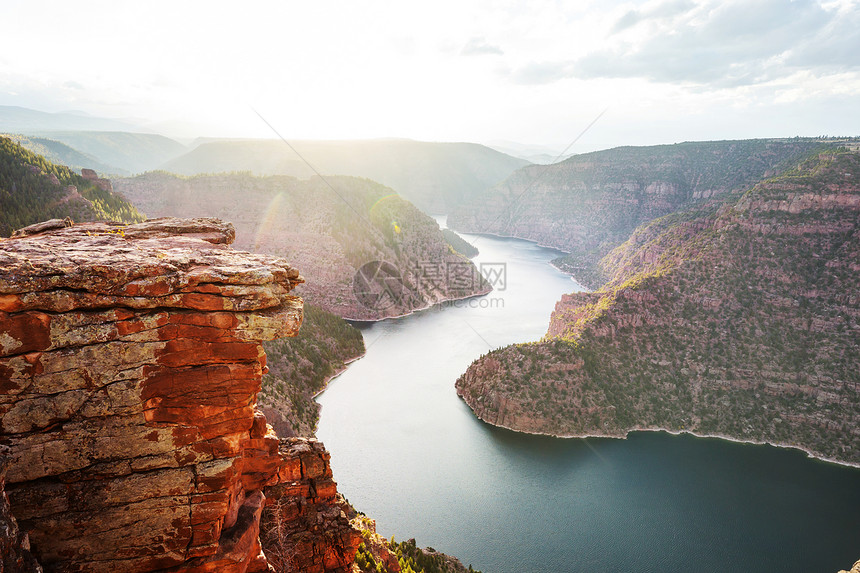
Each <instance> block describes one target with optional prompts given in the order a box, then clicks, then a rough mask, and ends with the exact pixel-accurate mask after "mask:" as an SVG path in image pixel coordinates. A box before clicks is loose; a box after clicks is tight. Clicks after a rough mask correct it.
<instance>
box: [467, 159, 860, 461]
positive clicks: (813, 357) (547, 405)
mask: <svg viewBox="0 0 860 573" xmlns="http://www.w3.org/2000/svg"><path fill="white" fill-rule="evenodd" d="M858 261H860V154H858V153H856V152H848V151H843V152H833V151H830V152H825V153H821V154H820V155H819V154H814V155H812V156H811V157H810V158H809V159H808V160H806V161H804V162H802V164H801V165H800V166H797V165H796V166H795V168H794V169H792V170H790V171H787V172H786V173H784V174H783V175H782V176H779V177H774V178H770V179H767V180H765V181H763V182H761V183H759V184H758V185H756V186H755V187H753V188H752V189H750V190H748V191H747V192H745V193H739V194H733V195H732V196H731V198H730V199H729V200H727V201H725V202H712V203H710V204H708V205H704V206H698V207H695V208H693V209H691V210H686V211H680V212H678V213H673V214H671V215H668V216H666V217H663V218H660V219H657V220H655V221H653V222H651V223H648V224H646V225H643V226H642V227H640V228H639V229H638V230H637V231H636V232H635V233H634V234H633V236H632V237H630V239H629V240H628V241H626V242H625V243H624V244H623V245H621V246H620V247H618V248H617V249H616V250H614V251H612V252H611V253H610V254H609V255H607V257H605V258H604V259H603V261H602V263H601V264H602V266H603V269H604V272H605V273H606V274H607V276H609V277H610V280H609V282H608V283H606V284H605V285H603V286H602V287H601V288H600V289H599V290H598V291H596V292H592V293H576V294H572V295H568V296H565V297H564V298H562V300H561V301H559V302H558V304H557V305H556V309H555V312H554V313H553V316H552V321H551V324H550V327H549V332H548V334H547V337H546V338H545V339H544V340H543V341H542V342H540V343H534V344H524V345H514V346H510V347H507V348H504V349H501V350H498V351H494V352H491V353H490V354H488V355H487V356H486V357H484V358H481V359H479V360H477V361H476V362H475V363H473V364H472V366H470V367H469V369H468V371H467V372H466V374H464V375H463V376H462V377H461V378H460V379H459V380H458V382H457V388H458V393H459V394H460V395H461V396H462V397H463V398H464V399H465V400H466V402H467V403H468V404H469V405H470V406H471V407H472V409H473V410H474V411H475V412H476V414H477V415H478V416H480V417H481V418H482V419H484V420H486V421H488V422H490V423H493V424H497V425H500V426H504V427H508V428H513V429H517V430H523V431H529V432H539V433H549V434H558V435H592V436H593V435H608V436H619V435H624V434H626V433H627V432H628V431H631V430H635V429H668V430H672V431H679V430H688V431H692V432H696V433H699V434H706V435H718V436H728V437H731V438H736V439H742V440H748V441H756V442H757V441H767V442H770V443H776V444H784V445H795V446H799V447H802V448H806V449H809V450H810V451H812V452H814V453H815V454H817V455H821V456H826V457H829V458H833V459H837V460H841V461H844V462H851V463H854V464H856V463H860V433H858V431H857V428H858V424H860V338H858V332H860V298H858V297H857V293H858V292H860V272H858V271H860V268H858Z"/></svg>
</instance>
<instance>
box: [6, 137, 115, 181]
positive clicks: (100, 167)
mask: <svg viewBox="0 0 860 573" xmlns="http://www.w3.org/2000/svg"><path fill="white" fill-rule="evenodd" d="M3 137H8V138H9V139H11V140H12V141H14V142H15V143H17V144H18V145H20V146H21V147H23V148H25V149H28V150H30V151H32V152H33V153H35V154H37V155H41V156H42V157H44V158H45V159H47V160H48V161H50V162H52V163H56V164H58V165H65V166H67V167H69V168H70V169H73V170H75V171H80V170H81V169H82V168H88V169H93V170H95V171H97V172H99V173H101V174H127V173H125V172H124V170H122V169H120V168H119V167H116V166H114V165H108V164H106V163H102V162H101V161H99V160H98V159H96V158H95V157H93V156H92V155H89V154H87V153H82V152H80V151H78V150H77V149H74V148H72V147H70V146H68V145H66V144H65V143H62V142H61V141H55V140H53V139H48V138H45V137H34V136H33V137H31V136H27V135H18V134H3Z"/></svg>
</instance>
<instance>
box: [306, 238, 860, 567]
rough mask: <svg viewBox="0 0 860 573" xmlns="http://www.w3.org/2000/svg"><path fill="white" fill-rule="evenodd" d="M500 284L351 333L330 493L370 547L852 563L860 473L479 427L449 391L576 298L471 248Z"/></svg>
mask: <svg viewBox="0 0 860 573" xmlns="http://www.w3.org/2000/svg"><path fill="white" fill-rule="evenodd" d="M464 237H465V238H467V239H468V240H469V241H470V242H473V243H474V244H475V245H476V246H477V247H478V249H480V251H481V254H480V255H478V256H477V257H476V258H475V259H474V261H475V263H476V264H478V265H480V264H481V263H483V264H484V265H485V268H488V269H489V268H492V269H493V272H494V273H495V275H494V276H495V282H496V283H497V284H496V286H497V289H496V290H495V291H494V292H492V293H490V294H488V295H486V296H484V297H481V298H477V299H470V300H468V301H460V302H457V303H449V304H445V305H440V306H437V307H434V308H431V309H427V310H424V311H421V312H419V313H416V314H413V315H411V316H407V317H403V318H399V319H393V320H386V321H383V322H378V323H373V324H367V325H363V326H362V332H363V335H364V339H365V344H366V346H367V355H366V356H365V357H364V358H362V359H361V360H359V361H357V362H355V363H354V364H352V365H351V366H350V367H349V369H348V370H347V371H346V372H344V373H343V374H342V375H341V376H340V377H338V378H336V379H335V380H333V381H332V382H331V384H330V386H329V388H328V389H327V390H326V391H325V392H324V393H323V394H322V395H320V396H319V398H318V401H319V402H320V403H321V404H322V414H321V420H320V425H319V430H318V432H317V436H318V437H319V439H320V440H322V441H323V442H324V443H325V445H326V447H327V448H328V449H329V451H330V452H331V455H332V460H331V464H332V468H333V470H334V476H335V479H336V480H337V482H338V489H339V491H340V492H341V493H343V494H344V495H345V496H346V497H347V499H349V501H350V502H351V503H352V504H353V505H354V506H355V507H356V508H357V509H358V510H360V511H363V512H365V513H366V514H367V515H368V516H370V517H371V518H373V519H376V520H377V528H378V531H379V533H380V534H382V535H384V536H386V537H390V536H392V535H395V536H396V538H397V539H398V540H405V539H408V538H410V537H414V538H415V539H416V541H417V543H418V545H419V546H422V547H426V546H432V547H434V548H435V549H437V550H439V551H444V552H446V553H449V554H451V555H454V556H456V557H458V558H459V559H460V560H461V561H463V563H464V564H465V565H469V564H471V565H472V566H474V567H475V568H476V569H481V570H482V571H484V573H526V572H535V573H537V572H544V573H545V572H558V573H564V572H574V571H582V572H596V571H613V572H623V571H636V572H640V573H641V572H655V573H666V572H678V573H681V572H684V573H687V572H689V571H701V572H741V571H743V572H775V571H779V572H781V573H785V572H791V571H798V572H801V571H802V572H812V571H815V572H824V573H836V572H837V571H839V570H840V569H848V568H850V566H851V565H852V564H853V563H854V561H856V560H857V559H860V470H858V469H855V468H847V467H841V466H838V465H835V464H830V463H825V462H821V461H817V460H813V459H809V458H808V457H807V456H806V455H805V454H804V453H802V452H799V451H795V450H788V449H780V448H775V447H771V446H755V445H747V444H737V443H732V442H727V441H723V440H718V439H702V438H694V437H691V436H683V435H682V436H673V435H669V434H666V433H659V432H657V433H650V432H649V433H635V434H632V435H631V436H630V438H629V439H627V440H615V439H559V438H550V437H544V436H529V435H525V434H518V433H515V432H511V431H507V430H502V429H497V428H494V427H492V426H489V425H487V424H484V423H483V422H481V421H479V420H478V419H477V418H475V417H474V415H473V414H472V412H471V410H469V408H468V406H466V405H465V404H464V403H463V402H462V401H461V400H460V399H459V398H458V397H457V395H456V393H455V390H454V382H455V380H456V379H457V377H458V376H459V375H460V374H462V373H463V372H464V371H465V370H466V368H467V367H468V365H469V364H470V363H471V362H472V361H473V360H474V359H476V358H478V357H479V356H481V355H482V354H484V353H486V352H488V351H489V350H491V349H494V348H497V347H499V346H503V345H507V344H511V343H516V342H525V341H530V340H538V339H540V337H541V336H543V335H544V333H545V332H546V329H547V326H548V323H549V316H550V313H551V311H552V309H553V307H554V305H555V302H556V300H558V299H559V297H560V296H561V294H563V293H566V292H572V291H574V290H579V289H580V288H581V287H579V286H578V285H577V284H576V283H575V282H573V281H572V280H571V279H570V277H568V276H567V275H564V274H562V273H561V272H559V271H557V270H556V269H555V268H553V267H552V266H551V265H550V264H548V262H549V261H550V260H552V259H553V258H555V257H556V256H558V254H559V253H558V252H557V251H554V250H552V249H545V248H542V247H539V246H537V245H535V244H533V243H529V242H526V241H521V240H517V239H504V238H494V237H486V236H481V237H477V236H470V235H464Z"/></svg>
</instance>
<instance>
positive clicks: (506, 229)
mask: <svg viewBox="0 0 860 573" xmlns="http://www.w3.org/2000/svg"><path fill="white" fill-rule="evenodd" d="M821 145H822V144H821V142H820V141H819V140H813V139H792V140H746V141H716V142H696V143H680V144H675V145H658V146H652V147H619V148H616V149H610V150H606V151H597V152H593V153H585V154H582V155H575V156H573V157H570V158H569V159H567V160H565V161H562V162H559V163H556V164H554V165H550V166H542V165H534V166H528V167H524V168H522V169H520V170H518V171H517V172H515V173H514V174H513V175H511V177H509V178H508V179H507V180H506V181H505V182H504V183H502V184H500V185H498V186H496V187H495V188H493V189H490V190H487V191H486V192H484V193H482V194H480V195H478V196H476V197H475V198H474V200H472V201H471V202H470V203H468V204H466V205H463V206H460V207H459V208H457V209H455V210H454V211H453V212H451V213H450V214H449V216H448V225H449V226H450V227H451V228H452V229H455V230H460V231H468V232H486V233H493V234H498V235H508V236H514V237H519V238H523V239H529V240H533V241H537V242H538V243H540V244H544V245H549V246H552V247H555V248H558V249H561V250H563V251H566V252H568V253H570V254H569V255H567V256H565V257H560V258H559V259H558V260H557V261H556V265H557V266H559V268H561V269H562V270H565V271H567V272H570V273H571V274H573V275H574V276H575V277H576V278H577V281H579V282H580V283H581V284H584V285H587V286H589V287H591V288H596V287H598V286H600V285H601V284H603V282H604V281H605V280H606V278H607V277H606V276H605V275H603V274H602V273H601V272H600V269H599V268H598V267H597V263H598V262H599V261H600V259H601V258H602V257H603V256H605V255H606V254H607V253H609V252H610V251H611V250H612V249H614V248H615V247H617V246H618V245H619V244H621V243H622V242H624V241H625V240H627V238H628V237H629V236H630V234H631V233H632V232H633V231H634V230H635V229H636V228H637V227H638V226H640V225H642V224H643V223H646V222H648V221H651V220H653V219H656V218H658V217H661V216H664V215H668V214H670V213H674V212H676V211H678V210H683V209H687V208H690V207H692V206H694V205H697V204H701V203H704V202H708V201H714V200H718V201H721V200H726V199H729V198H730V196H731V192H732V191H743V190H745V189H748V188H749V187H750V186H752V185H753V184H755V183H756V182H758V181H759V180H761V179H762V178H764V177H770V176H773V175H775V174H777V173H778V172H780V171H781V170H784V169H786V168H789V167H791V166H793V165H794V164H795V163H796V162H797V161H798V160H799V159H800V158H802V157H804V156H806V155H807V154H808V153H810V152H811V151H812V150H813V149H815V148H817V147H820V146H821Z"/></svg>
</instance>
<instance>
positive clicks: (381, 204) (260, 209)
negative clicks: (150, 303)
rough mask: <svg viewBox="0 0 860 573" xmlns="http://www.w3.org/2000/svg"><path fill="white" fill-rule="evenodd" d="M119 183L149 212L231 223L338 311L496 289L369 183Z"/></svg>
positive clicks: (369, 312) (241, 238) (376, 312)
mask: <svg viewBox="0 0 860 573" xmlns="http://www.w3.org/2000/svg"><path fill="white" fill-rule="evenodd" d="M113 186H114V188H115V189H116V190H117V191H118V192H120V193H122V194H123V195H124V196H125V197H127V198H128V199H129V200H130V201H131V202H132V203H134V205H135V206H136V207H137V208H139V209H140V210H141V211H143V212H145V213H147V214H148V215H149V216H151V217H153V216H157V217H162V216H183V217H188V216H192V217H220V218H223V219H229V220H230V221H232V222H233V223H234V224H235V225H236V246H237V247H239V248H242V249H247V250H249V251H253V252H260V253H269V254H272V255H276V256H279V257H284V258H286V259H288V260H289V261H291V262H292V263H293V264H295V265H296V266H298V267H299V268H301V269H302V275H303V276H304V277H305V279H306V281H307V282H306V283H305V284H303V285H302V286H301V289H300V290H301V294H302V296H303V297H305V298H306V299H307V300H308V301H309V302H311V303H313V304H315V305H317V306H319V307H321V308H323V309H324V310H327V311H329V312H333V313H335V314H337V315H339V316H341V317H345V318H351V319H355V320H379V319H382V318H387V317H394V316H400V315H403V314H408V313H410V312H412V311H414V310H417V309H421V308H424V307H426V306H429V305H432V304H436V303H438V302H441V301H444V300H450V299H457V298H464V297H468V296H475V295H478V294H484V293H488V292H490V291H491V290H492V288H491V287H490V285H489V283H487V282H486V281H485V280H484V279H483V278H482V277H481V275H480V273H479V272H478V269H477V268H476V267H475V265H474V264H472V262H471V261H470V260H468V259H467V258H466V257H464V256H462V255H460V254H459V253H456V252H454V251H452V249H451V248H450V246H449V245H448V243H447V242H446V241H445V238H444V237H443V236H442V232H441V231H440V230H439V226H438V225H437V224H436V221H434V220H433V219H432V218H431V217H429V216H428V215H425V214H424V213H422V212H421V211H419V210H418V209H417V208H416V207H415V206H414V205H412V204H411V203H409V202H408V201H406V200H404V199H403V198H401V197H400V196H399V195H397V194H396V193H395V192H394V191H393V190H392V189H391V188H389V187H385V186H383V185H380V184H379V183H376V182H374V181H370V180H368V179H359V178H356V177H326V178H325V179H321V178H319V177H314V178H312V179H308V180H306V181H302V180H298V179H294V178H292V177H286V176H271V177H254V176H251V175H248V174H247V173H245V174H235V173H234V174H221V175H208V176H202V175H201V176H197V177H190V178H183V177H178V176H175V175H170V174H166V173H148V174H146V175H142V176H139V177H135V178H130V179H115V180H113ZM287 222H288V223H287ZM359 274H360V277H364V278H365V279H366V280H365V281H364V282H357V281H356V280H355V279H356V278H357V277H359Z"/></svg>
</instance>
